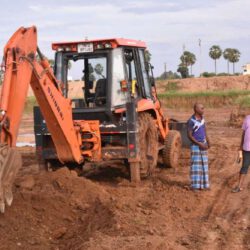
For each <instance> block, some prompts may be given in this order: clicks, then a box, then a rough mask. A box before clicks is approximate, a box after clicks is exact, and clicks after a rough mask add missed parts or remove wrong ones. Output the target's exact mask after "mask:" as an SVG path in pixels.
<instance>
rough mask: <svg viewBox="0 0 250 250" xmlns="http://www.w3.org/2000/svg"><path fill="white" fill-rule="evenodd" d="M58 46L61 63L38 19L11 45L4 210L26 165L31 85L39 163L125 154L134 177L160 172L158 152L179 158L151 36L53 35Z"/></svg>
mask: <svg viewBox="0 0 250 250" xmlns="http://www.w3.org/2000/svg"><path fill="white" fill-rule="evenodd" d="M52 49H53V50H55V52H56V53H55V63H54V69H52V68H51V66H50V64H49V62H48V60H47V59H46V58H45V57H44V55H43V54H42V53H41V52H40V50H39V48H38V46H37V29H36V27H34V26H33V27H30V28H23V27H21V28H20V29H18V30H17V31H16V32H15V33H14V34H13V36H12V37H11V38H10V40H9V41H8V43H7V45H6V46H5V48H4V58H3V65H4V71H5V73H4V81H3V85H2V91H1V100H0V129H1V132H0V143H1V145H0V211H1V212H4V210H5V204H8V205H11V203H12V200H13V195H12V191H11V187H12V184H13V181H14V178H15V175H16V173H17V171H18V169H19V168H20V166H21V156H20V154H19V153H18V151H17V150H16V148H15V146H16V139H17V135H18V128H19V124H20V120H21V116H22V113H23V109H24V104H25V99H26V96H27V91H28V87H29V85H30V86H31V87H32V89H33V92H34V95H35V97H36V100H37V103H38V107H35V108H34V130H35V139H36V152H37V155H38V159H39V162H40V163H43V164H44V165H46V166H53V165H54V164H57V163H59V164H66V165H67V164H69V165H71V166H74V167H77V166H82V167H84V163H85V162H86V161H93V162H98V161H103V160H110V159H121V160H124V162H125V165H127V166H128V167H129V169H130V177H131V181H134V182H138V181H140V178H141V177H146V176H148V175H150V174H152V173H153V171H154V169H155V167H156V165H157V160H158V155H162V159H163V163H164V164H165V165H166V166H168V167H175V166H176V165H177V164H178V158H179V155H180V147H181V137H180V133H179V132H178V131H175V130H169V126H168V119H166V118H165V117H164V116H163V112H162V110H161V105H160V102H159V100H158V98H157V94H156V87H155V83H154V80H153V74H152V67H151V65H150V64H149V63H148V62H147V61H146V59H145V50H146V45H145V43H144V42H142V41H136V40H129V39H121V38H113V39H100V40H85V41H77V42H62V43H53V44H52ZM72 78H75V79H77V80H75V81H72ZM74 84H75V85H76V86H78V88H77V91H75V92H74V91H72V89H76V88H75V87H74V88H72V86H73V85H74Z"/></svg>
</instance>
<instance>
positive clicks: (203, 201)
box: [0, 108, 250, 250]
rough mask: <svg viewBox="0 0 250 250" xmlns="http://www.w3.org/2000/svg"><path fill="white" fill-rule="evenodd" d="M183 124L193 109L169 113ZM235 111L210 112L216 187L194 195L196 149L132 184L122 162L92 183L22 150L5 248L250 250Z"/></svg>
mask: <svg viewBox="0 0 250 250" xmlns="http://www.w3.org/2000/svg"><path fill="white" fill-rule="evenodd" d="M165 111H168V113H171V112H172V113H173V114H171V117H175V118H176V119H180V120H187V119H188V118H189V116H190V111H191V110H189V111H187V110H186V111H182V110H178V112H177V111H176V109H174V110H169V109H168V110H165ZM230 113H231V110H229V109H225V108H223V109H216V110H215V109H206V120H207V129H208V132H209V134H210V140H211V145H212V147H211V149H210V150H209V169H210V180H211V190H210V191H207V192H206V191H201V192H192V191H191V190H189V164H190V152H189V150H188V149H183V151H182V158H181V162H180V165H179V167H178V168H176V169H163V168H160V166H158V168H157V170H156V173H155V175H154V176H153V177H152V178H150V179H147V180H143V181H142V182H141V184H140V185H138V186H137V187H133V186H131V185H130V183H129V181H128V180H127V179H126V175H125V174H124V172H123V171H121V170H122V169H124V165H123V162H118V161H117V162H116V163H115V164H114V163H111V162H105V164H102V166H101V167H96V169H95V168H92V169H91V171H90V173H89V174H88V178H89V179H86V178H84V177H79V176H77V174H76V173H75V172H74V171H71V170H69V169H67V168H62V169H59V170H57V171H55V172H49V173H48V172H41V171H39V168H38V165H37V162H36V158H35V154H34V149H33V148H28V147H26V148H21V151H22V154H23V161H24V164H23V168H22V169H21V171H20V172H19V175H18V178H17V179H16V182H15V189H14V203H13V205H12V207H10V208H7V212H6V213H5V214H4V215H0V235H1V236H0V237H1V238H0V239H1V246H0V249H74V250H75V249H91V250H93V249H98V250H99V249H126V250H127V249H131V250H132V249H139V250H145V249H148V250H151V249H159V250H160V249H162V250H165V249H178V250H179V249H181V250H182V249H201V250H202V249H218V250H219V249H230V250H231V249H232V250H234V249H237V250H238V249H242V250H243V249H249V246H250V241H249V234H250V223H249V222H250V213H249V206H250V197H249V191H250V185H249V184H247V182H246V186H245V190H244V191H243V192H241V193H238V194H232V193H231V188H232V187H234V185H235V183H236V181H237V178H238V172H239V169H240V165H237V164H236V155H237V151H238V145H239V143H240V129H239V128H235V127H232V126H228V119H229V116H230Z"/></svg>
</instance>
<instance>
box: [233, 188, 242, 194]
mask: <svg viewBox="0 0 250 250" xmlns="http://www.w3.org/2000/svg"><path fill="white" fill-rule="evenodd" d="M242 190H243V188H240V187H235V188H233V189H232V193H239V192H241V191H242Z"/></svg>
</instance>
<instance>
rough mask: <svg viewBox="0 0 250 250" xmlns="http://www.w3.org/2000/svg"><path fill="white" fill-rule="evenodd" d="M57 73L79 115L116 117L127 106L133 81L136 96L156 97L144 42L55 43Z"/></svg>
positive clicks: (66, 94) (74, 113) (110, 40)
mask: <svg viewBox="0 0 250 250" xmlns="http://www.w3.org/2000/svg"><path fill="white" fill-rule="evenodd" d="M52 48H53V49H54V50H56V56H55V67H54V71H55V75H56V78H57V79H58V80H60V81H61V82H62V83H63V85H64V88H63V94H64V96H66V97H68V98H70V99H71V100H72V107H73V116H74V118H75V119H86V120H90V119H98V120H100V121H107V120H112V117H111V116H112V112H114V111H115V110H117V109H120V108H122V107H125V105H126V103H127V102H128V98H129V96H130V93H128V89H129V86H131V84H132V85H133V90H134V93H133V95H134V97H135V98H138V99H140V98H152V96H151V84H150V82H149V72H148V70H147V69H148V67H147V64H146V60H145V48H146V45H145V43H144V42H141V41H136V40H128V39H105V40H92V41H82V42H68V43H54V44H53V45H52Z"/></svg>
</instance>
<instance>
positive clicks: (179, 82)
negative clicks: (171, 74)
mask: <svg viewBox="0 0 250 250" xmlns="http://www.w3.org/2000/svg"><path fill="white" fill-rule="evenodd" d="M173 83H175V84H173ZM168 85H172V88H174V89H173V90H182V91H186V92H187V91H188V92H196V91H216V90H222V91H223V90H233V89H240V90H249V89H250V76H247V75H245V76H243V75H242V76H220V77H210V78H187V79H174V80H168V81H158V82H157V86H159V90H158V91H159V93H160V92H165V91H166V90H167V89H168ZM169 87H170V88H171V86H169Z"/></svg>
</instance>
